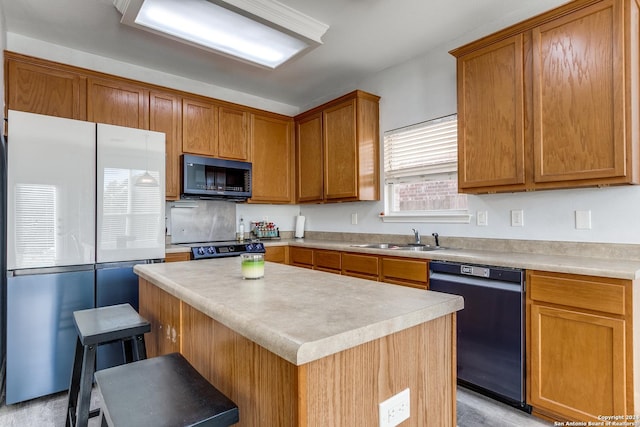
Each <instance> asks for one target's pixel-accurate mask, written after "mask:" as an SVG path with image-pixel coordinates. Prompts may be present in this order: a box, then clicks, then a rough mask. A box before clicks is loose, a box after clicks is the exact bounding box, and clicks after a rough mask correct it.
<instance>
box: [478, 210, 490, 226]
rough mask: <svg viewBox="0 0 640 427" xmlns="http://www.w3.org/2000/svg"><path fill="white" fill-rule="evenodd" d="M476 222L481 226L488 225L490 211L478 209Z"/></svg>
mask: <svg viewBox="0 0 640 427" xmlns="http://www.w3.org/2000/svg"><path fill="white" fill-rule="evenodd" d="M476 224H477V225H479V226H481V227H486V226H487V225H489V212H487V211H478V212H477V214H476Z"/></svg>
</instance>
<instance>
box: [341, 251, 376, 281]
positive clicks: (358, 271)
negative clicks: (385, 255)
mask: <svg viewBox="0 0 640 427" xmlns="http://www.w3.org/2000/svg"><path fill="white" fill-rule="evenodd" d="M378 265H379V258H378V257H377V256H375V255H362V254H354V253H348V252H344V253H343V254H342V274H344V275H345V276H353V277H360V278H361V279H370V280H378Z"/></svg>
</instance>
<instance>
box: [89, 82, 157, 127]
mask: <svg viewBox="0 0 640 427" xmlns="http://www.w3.org/2000/svg"><path fill="white" fill-rule="evenodd" d="M87 120H89V121H90V122H97V123H106V124H110V125H116V126H124V127H129V128H136V129H149V91H148V90H147V89H145V88H142V87H140V86H135V85H132V84H128V83H125V82H121V81H118V80H102V79H96V78H92V77H90V78H89V79H88V80H87Z"/></svg>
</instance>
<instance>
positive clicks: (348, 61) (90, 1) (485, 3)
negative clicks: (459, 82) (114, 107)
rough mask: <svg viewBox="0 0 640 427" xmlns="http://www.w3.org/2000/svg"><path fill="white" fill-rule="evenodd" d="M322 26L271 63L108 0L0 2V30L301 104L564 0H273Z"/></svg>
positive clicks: (23, 0) (300, 105) (290, 103)
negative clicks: (138, 20)
mask: <svg viewBox="0 0 640 427" xmlns="http://www.w3.org/2000/svg"><path fill="white" fill-rule="evenodd" d="M279 1H280V2H281V3H284V4H286V5H288V6H290V7H292V8H294V9H296V10H298V11H300V12H302V13H304V14H307V15H309V16H311V17H313V18H315V19H317V20H319V21H321V22H323V23H325V24H327V25H329V30H328V31H327V32H326V34H325V35H324V37H323V44H322V45H321V46H319V47H317V48H315V49H313V50H311V51H310V52H308V53H306V54H304V55H302V56H298V57H296V58H294V59H293V60H292V61H290V62H288V63H285V64H284V65H282V66H280V67H278V68H277V69H275V70H267V69H262V68H258V67H256V66H253V65H250V64H246V63H243V62H239V61H236V60H233V59H230V58H226V57H223V56H220V55H216V54H212V53H209V52H206V51H204V50H200V49H197V48H194V47H191V46H188V45H184V44H180V43H178V42H175V41H172V40H169V39H165V38H162V37H158V36H155V35H153V34H151V33H147V32H145V31H141V30H138V29H135V28H131V27H128V26H125V25H122V24H120V18H121V15H120V13H119V12H118V11H117V10H116V8H115V7H114V6H113V2H112V0H20V1H17V0H0V5H1V7H2V10H1V11H2V12H3V14H4V21H5V22H4V27H5V29H6V31H7V32H9V33H16V34H20V35H23V36H27V37H30V38H34V39H40V40H44V41H47V42H49V43H54V44H58V45H62V46H65V47H68V48H71V49H74V50H79V51H84V52H90V53H92V54H95V55H99V56H102V57H106V58H111V59H116V60H119V61H123V62H127V63H131V64H135V65H139V66H143V67H147V68H151V69H156V70H161V71H163V72H166V73H170V74H173V75H177V76H181V77H185V78H188V79H192V80H196V81H200V82H204V83H209V84H213V85H216V86H221V87H224V88H228V89H232V90H235V91H240V92H243V93H248V94H251V95H254V96H258V97H261V98H266V99H269V100H272V101H277V102H280V103H284V104H287V105H291V106H296V107H303V106H309V105H312V104H314V102H315V101H317V100H320V101H322V100H325V99H327V97H333V96H334V95H335V94H339V93H343V92H344V91H345V90H351V89H352V88H354V87H356V86H357V85H358V83H359V82H361V81H363V80H364V79H365V78H366V77H367V76H370V75H372V74H374V73H377V72H379V71H382V70H384V69H386V68H389V67H392V66H394V65H397V64H400V63H403V62H405V61H408V60H410V59H412V58H414V57H417V56H421V55H422V54H424V53H425V52H428V51H430V50H432V49H433V48H435V47H438V46H441V47H442V48H443V49H450V48H453V47H456V46H458V45H460V44H463V43H466V42H469V41H471V40H472V38H477V37H479V36H482V35H485V34H488V33H490V32H492V31H495V30H497V29H499V28H502V27H504V26H506V25H509V24H512V23H515V22H518V21H520V20H522V19H524V18H527V17H529V16H532V15H535V14H537V13H540V12H542V11H545V10H548V9H551V8H553V7H554V6H557V5H559V4H562V3H565V2H566V0H518V1H513V0H448V1H442V0H440V1H435V0H320V1H319V0H279Z"/></svg>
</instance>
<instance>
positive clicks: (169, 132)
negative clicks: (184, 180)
mask: <svg viewBox="0 0 640 427" xmlns="http://www.w3.org/2000/svg"><path fill="white" fill-rule="evenodd" d="M181 101H182V100H181V98H180V96H179V95H177V94H173V93H167V92H155V91H152V92H151V93H150V95H149V129H151V130H153V131H158V132H164V134H165V143H166V167H165V175H166V178H165V179H166V194H165V197H166V198H167V199H170V200H177V199H179V198H180V153H181V151H182V149H181V148H182V109H181V105H182V102H181Z"/></svg>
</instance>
